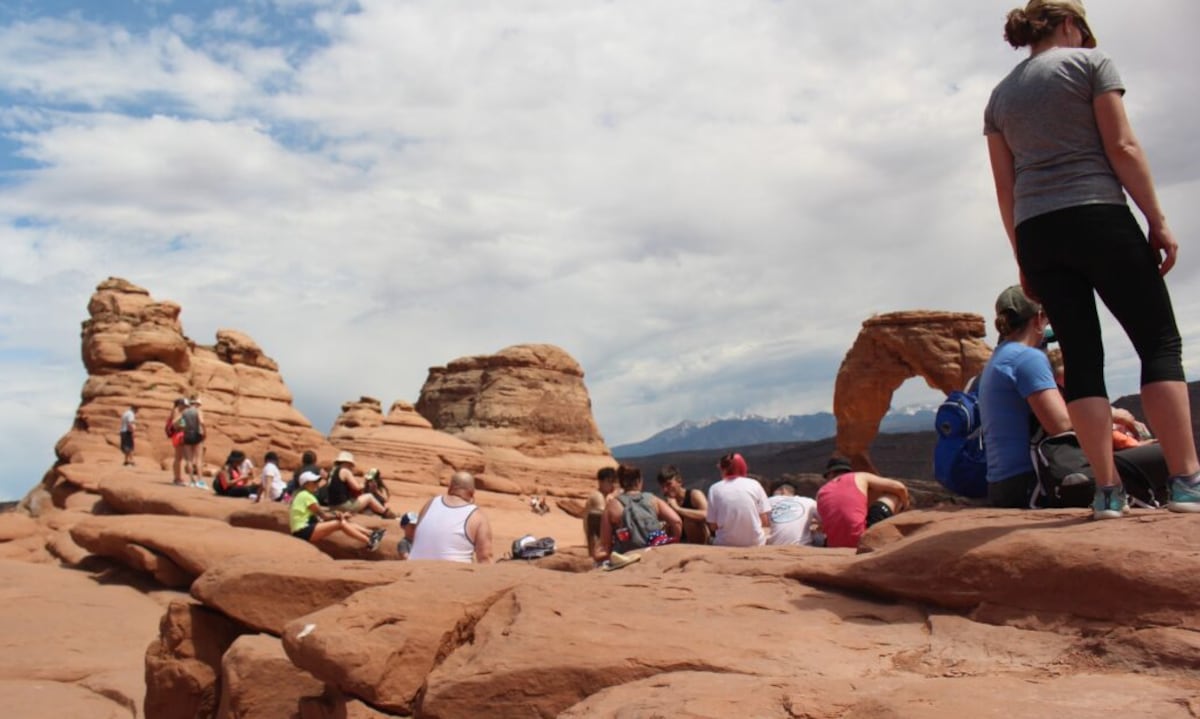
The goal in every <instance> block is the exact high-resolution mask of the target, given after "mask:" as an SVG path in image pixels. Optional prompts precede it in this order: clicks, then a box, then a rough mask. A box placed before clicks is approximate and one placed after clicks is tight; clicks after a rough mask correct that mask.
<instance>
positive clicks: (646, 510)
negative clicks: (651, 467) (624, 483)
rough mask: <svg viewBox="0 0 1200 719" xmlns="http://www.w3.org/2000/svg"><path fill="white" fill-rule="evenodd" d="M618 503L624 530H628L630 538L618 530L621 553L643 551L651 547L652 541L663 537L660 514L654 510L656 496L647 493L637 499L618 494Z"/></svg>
mask: <svg viewBox="0 0 1200 719" xmlns="http://www.w3.org/2000/svg"><path fill="white" fill-rule="evenodd" d="M617 501H618V502H620V503H621V508H622V512H621V524H622V525H624V526H623V527H622V529H625V530H628V532H629V536H628V537H625V536H624V532H621V531H620V530H618V532H617V536H618V542H617V543H618V544H619V545H620V547H619V551H622V552H626V551H629V550H630V549H641V548H642V547H648V546H650V543H651V541H652V540H653V539H654V538H655V537H657V536H659V535H661V534H662V533H663V531H662V522H660V521H658V512H657V511H655V508H654V496H653V495H651V494H648V493H646V492H641V493H639V494H638V495H637V496H636V497H635V496H633V495H631V494H618V495H617Z"/></svg>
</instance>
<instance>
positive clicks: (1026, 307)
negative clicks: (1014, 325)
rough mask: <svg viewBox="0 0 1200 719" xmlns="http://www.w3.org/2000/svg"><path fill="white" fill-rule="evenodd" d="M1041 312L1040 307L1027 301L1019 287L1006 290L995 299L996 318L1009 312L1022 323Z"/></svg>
mask: <svg viewBox="0 0 1200 719" xmlns="http://www.w3.org/2000/svg"><path fill="white" fill-rule="evenodd" d="M1041 310H1042V306H1041V305H1039V304H1038V303H1036V302H1034V301H1033V300H1031V299H1029V297H1028V296H1027V295H1026V294H1025V290H1023V289H1021V286H1020V285H1013V286H1012V287H1009V288H1007V289H1006V290H1004V291H1003V292H1001V293H1000V296H999V297H997V298H996V316H1000V315H1002V314H1004V313H1005V312H1011V313H1012V314H1014V315H1016V316H1017V319H1018V320H1021V321H1024V320H1027V319H1029V318H1030V317H1033V316H1034V315H1036V314H1037V313H1038V312H1040V311H1041Z"/></svg>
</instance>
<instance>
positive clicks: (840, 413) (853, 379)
mask: <svg viewBox="0 0 1200 719" xmlns="http://www.w3.org/2000/svg"><path fill="white" fill-rule="evenodd" d="M985 334H986V332H985V329H984V324H983V318H982V317H980V316H979V315H976V314H970V313H963V312H928V311H923V310H917V311H912V312H889V313H888V314H883V315H877V316H875V317H872V318H871V319H869V320H867V321H865V322H863V324H862V330H861V331H860V332H859V333H858V338H857V339H856V340H855V341H854V345H853V346H852V347H851V348H850V351H849V352H847V353H846V358H845V359H844V360H842V366H841V368H840V369H839V370H838V375H837V384H836V385H835V386H834V390H833V413H834V415H835V416H836V417H837V451H838V453H839V454H842V455H844V456H845V457H847V458H849V459H850V462H851V463H852V464H853V465H854V467H855V469H860V470H864V471H869V472H874V471H875V465H874V464H873V463H872V462H871V457H870V454H869V453H868V449H869V448H870V446H871V442H872V441H873V440H874V439H875V435H877V434H878V433H879V422H880V420H882V419H883V416H884V415H885V414H887V411H888V408H889V407H890V406H891V403H892V393H893V392H895V391H896V390H897V389H898V388H899V387H900V385H902V384H904V381H905V380H907V379H908V378H910V377H922V378H924V379H925V381H926V382H927V383H928V384H929V386H930V387H932V388H934V389H936V390H940V391H941V392H946V393H948V392H950V391H952V390H956V389H962V388H963V387H964V386H965V385H966V383H967V381H968V380H970V379H971V378H972V377H974V376H975V375H977V374H979V372H980V371H981V370H983V366H984V365H985V364H987V360H988V357H990V356H991V354H992V350H991V348H990V347H988V345H987V343H985V342H984V341H983V339H982V338H983V337H984V336H985Z"/></svg>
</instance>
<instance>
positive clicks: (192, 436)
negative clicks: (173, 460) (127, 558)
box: [179, 400, 205, 487]
mask: <svg viewBox="0 0 1200 719" xmlns="http://www.w3.org/2000/svg"><path fill="white" fill-rule="evenodd" d="M197 405H198V402H197V401H196V400H192V401H189V402H188V403H187V404H186V405H185V406H184V408H183V411H182V412H180V414H179V424H180V425H182V427H183V464H184V468H185V470H186V471H187V475H188V483H189V484H191V485H192V486H193V487H203V486H204V483H203V482H201V481H200V445H201V444H202V443H203V442H204V432H205V429H204V415H202V414H200V407H198V406H197Z"/></svg>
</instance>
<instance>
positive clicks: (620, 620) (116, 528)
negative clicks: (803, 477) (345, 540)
mask: <svg viewBox="0 0 1200 719" xmlns="http://www.w3.org/2000/svg"><path fill="white" fill-rule="evenodd" d="M129 472H130V476H128V477H125V478H121V477H118V476H109V477H106V478H105V479H103V480H102V481H100V482H99V484H100V487H101V489H102V491H103V492H104V496H105V497H106V499H105V500H103V503H104V504H105V505H106V506H110V511H113V514H111V515H108V516H104V515H93V514H90V513H85V512H81V511H77V510H61V511H59V512H58V513H57V519H56V520H55V521H54V522H53V523H47V521H46V518H38V519H36V520H33V519H29V518H26V517H23V516H21V515H14V514H6V515H0V540H6V541H3V542H2V543H0V556H8V552H7V549H8V548H9V547H10V546H11V545H14V544H19V543H25V544H27V545H28V544H29V543H31V542H32V541H33V540H40V541H41V542H43V543H44V544H45V545H47V546H49V544H50V543H51V541H52V540H53V539H54V538H55V537H58V536H59V535H60V534H61V533H63V532H65V533H66V535H67V537H68V538H70V539H72V540H73V541H74V543H75V546H76V547H77V548H78V549H79V551H80V553H81V556H82V557H83V558H82V559H81V560H80V561H77V562H74V563H71V565H72V566H74V567H75V568H58V567H54V566H52V565H50V564H48V563H43V564H33V563H29V562H25V561H22V562H17V561H0V573H2V575H3V577H4V579H5V581H4V583H3V586H4V589H3V590H0V592H2V593H0V596H3V597H4V598H5V599H6V600H7V601H5V606H6V610H7V613H6V622H5V623H4V625H3V628H2V629H0V638H2V642H3V644H2V646H3V647H4V649H5V650H6V651H5V652H3V655H2V656H4V657H7V659H6V661H5V662H4V663H0V700H4V701H8V702H21V701H28V698H29V697H35V698H36V697H41V696H42V695H43V692H44V688H45V687H47V686H54V687H59V686H61V687H62V689H61V690H56V691H55V692H53V693H52V694H49V696H52V697H53V699H52V700H43V701H41V702H39V703H38V707H37V712H41V713H30V714H28V716H42V715H45V716H51V715H52V714H53V715H54V716H68V715H73V716H113V717H138V716H148V717H195V716H205V717H244V718H247V719H250V718H253V717H263V718H264V719H265V718H266V717H305V718H308V717H341V716H359V717H394V716H418V717H552V716H560V715H561V716H566V717H611V718H613V719H616V718H617V717H622V718H623V717H655V716H665V715H671V716H678V717H725V716H731V715H737V716H746V717H779V718H780V719H783V718H784V717H788V718H791V717H820V718H830V719H832V718H834V717H837V718H839V719H845V718H850V717H876V716H883V717H904V718H913V719H916V718H929V719H934V718H942V717H946V718H949V717H959V716H985V717H990V716H995V717H1001V716H1003V717H1013V716H1021V717H1026V716H1028V717H1040V716H1049V717H1056V719H1063V718H1068V717H1094V716H1098V715H1107V714H1112V715H1119V716H1128V717H1195V716H1200V674H1198V673H1197V670H1198V669H1200V633H1198V630H1200V620H1198V619H1197V618H1196V617H1197V616H1200V614H1198V613H1197V609H1198V608H1200V599H1198V597H1200V549H1198V547H1200V518H1195V517H1190V516H1185V515H1175V514H1169V513H1166V512H1154V511H1149V510H1139V511H1136V512H1134V513H1133V514H1132V515H1131V516H1130V517H1127V518H1125V519H1123V520H1119V521H1110V522H1092V521H1089V520H1088V519H1087V518H1086V513H1085V512H1083V511H1072V510H1061V511H1046V512H1017V511H998V510H989V509H961V508H946V509H934V510H924V511H914V512H910V513H905V514H902V515H899V516H897V517H895V518H893V519H892V520H890V521H889V522H886V523H884V524H881V525H879V526H877V527H876V528H874V529H872V531H871V532H869V533H868V535H867V537H866V538H865V539H864V542H863V545H862V547H861V548H860V552H859V553H854V552H853V551H850V550H824V549H815V548H755V549H741V550H736V549H724V548H717V547H694V546H669V547H664V548H660V549H656V550H652V551H650V552H647V553H645V555H644V557H643V559H642V561H640V562H639V563H636V564H633V565H630V566H628V567H625V568H623V569H621V570H620V571H617V572H599V571H588V570H589V566H590V564H589V562H588V561H587V560H586V559H585V558H584V557H583V556H582V551H581V550H580V549H579V548H578V546H571V545H577V544H578V540H579V539H580V538H581V537H580V536H579V531H580V530H579V521H578V520H576V519H574V518H572V517H570V516H568V515H566V514H565V513H564V512H562V511H557V510H556V511H554V512H552V513H551V514H549V515H545V516H539V515H534V514H532V513H531V512H529V510H528V508H527V507H526V506H525V505H524V504H523V503H522V502H521V500H520V498H518V497H513V496H511V495H505V494H495V493H486V492H485V493H481V503H482V504H483V505H484V507H485V511H487V512H488V513H489V516H491V517H492V518H493V520H494V522H495V524H496V526H497V528H498V532H497V533H498V535H501V538H500V542H501V544H500V545H499V546H500V547H501V549H503V547H504V546H505V544H506V543H507V541H510V540H511V538H512V537H515V536H518V535H519V534H523V533H525V532H526V531H528V532H530V533H534V534H538V535H551V536H556V537H558V538H559V539H560V542H561V543H562V544H563V545H565V546H564V552H563V553H561V554H560V555H557V556H555V557H552V558H548V559H546V560H542V561H540V562H536V563H525V562H511V561H506V562H499V563H498V564H496V565H494V566H487V567H474V566H468V565H451V564H444V563H436V562H398V561H389V560H387V559H382V558H381V557H378V556H374V557H371V558H370V559H369V560H364V559H336V560H335V559H332V558H331V556H337V555H338V548H336V547H333V548H322V549H325V551H324V552H322V551H318V550H317V549H316V548H313V547H310V546H308V545H305V544H303V543H301V542H297V541H296V540H293V539H292V538H291V537H288V536H287V535H286V534H285V533H284V531H283V528H282V527H281V526H280V527H273V528H272V527H266V528H262V529H250V528H247V527H246V526H244V525H243V526H233V525H232V524H230V522H232V521H233V519H234V518H236V517H243V516H245V515H246V511H247V510H248V509H250V508H253V507H255V506H256V505H252V503H250V502H248V501H246V500H234V499H224V498H211V497H209V496H208V495H206V494H205V493H202V492H197V491H195V490H187V489H180V488H175V487H171V486H167V485H166V484H165V483H162V482H161V481H160V483H159V484H161V486H158V485H156V483H155V482H153V481H148V480H146V479H145V478H140V477H138V476H137V474H136V471H135V470H129ZM426 490H427V491H437V490H436V489H435V488H432V487H428V486H426ZM156 496H157V499H156V498H155V497H156ZM107 498H111V500H112V503H113V504H116V505H120V506H122V507H124V508H125V509H126V510H128V511H129V512H130V513H128V514H117V513H116V512H115V510H112V509H111V505H109V499H107ZM414 499H416V497H414ZM214 503H216V504H224V505H226V506H227V510H226V511H225V512H224V513H223V514H224V518H222V517H221V516H219V515H220V514H222V513H221V512H217V511H216V510H215V509H214V506H213V505H214ZM189 509H194V510H195V514H192V513H191V512H189ZM72 514H77V515H79V516H78V517H76V518H74V520H73V521H72V519H71V518H70V517H68V516H66V515H72ZM50 524H52V525H53V526H55V527H59V528H60V529H57V530H54V529H51V528H50V527H49V525H50ZM392 526H393V529H392V530H390V532H389V535H390V536H389V542H390V541H391V540H392V539H395V538H398V536H399V534H398V531H397V530H396V529H395V528H394V524H392ZM62 527H67V529H65V530H64V529H61V528H62ZM30 551H32V550H30V549H29V548H28V547H26V548H25V549H22V550H21V552H18V554H20V555H21V556H28V554H29V552H30ZM41 551H42V552H43V554H44V555H45V556H44V557H43V562H48V561H49V560H47V559H45V557H52V556H53V555H51V554H50V551H49V550H47V549H45V548H43V549H42V550H41ZM384 556H385V557H386V556H387V555H384ZM393 556H394V555H393ZM167 586H173V587H178V588H180V589H187V590H189V594H190V596H189V595H185V594H182V593H179V592H176V591H171V590H169V589H167V588H166V587H167ZM143 707H144V709H143ZM43 710H44V711H43Z"/></svg>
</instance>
